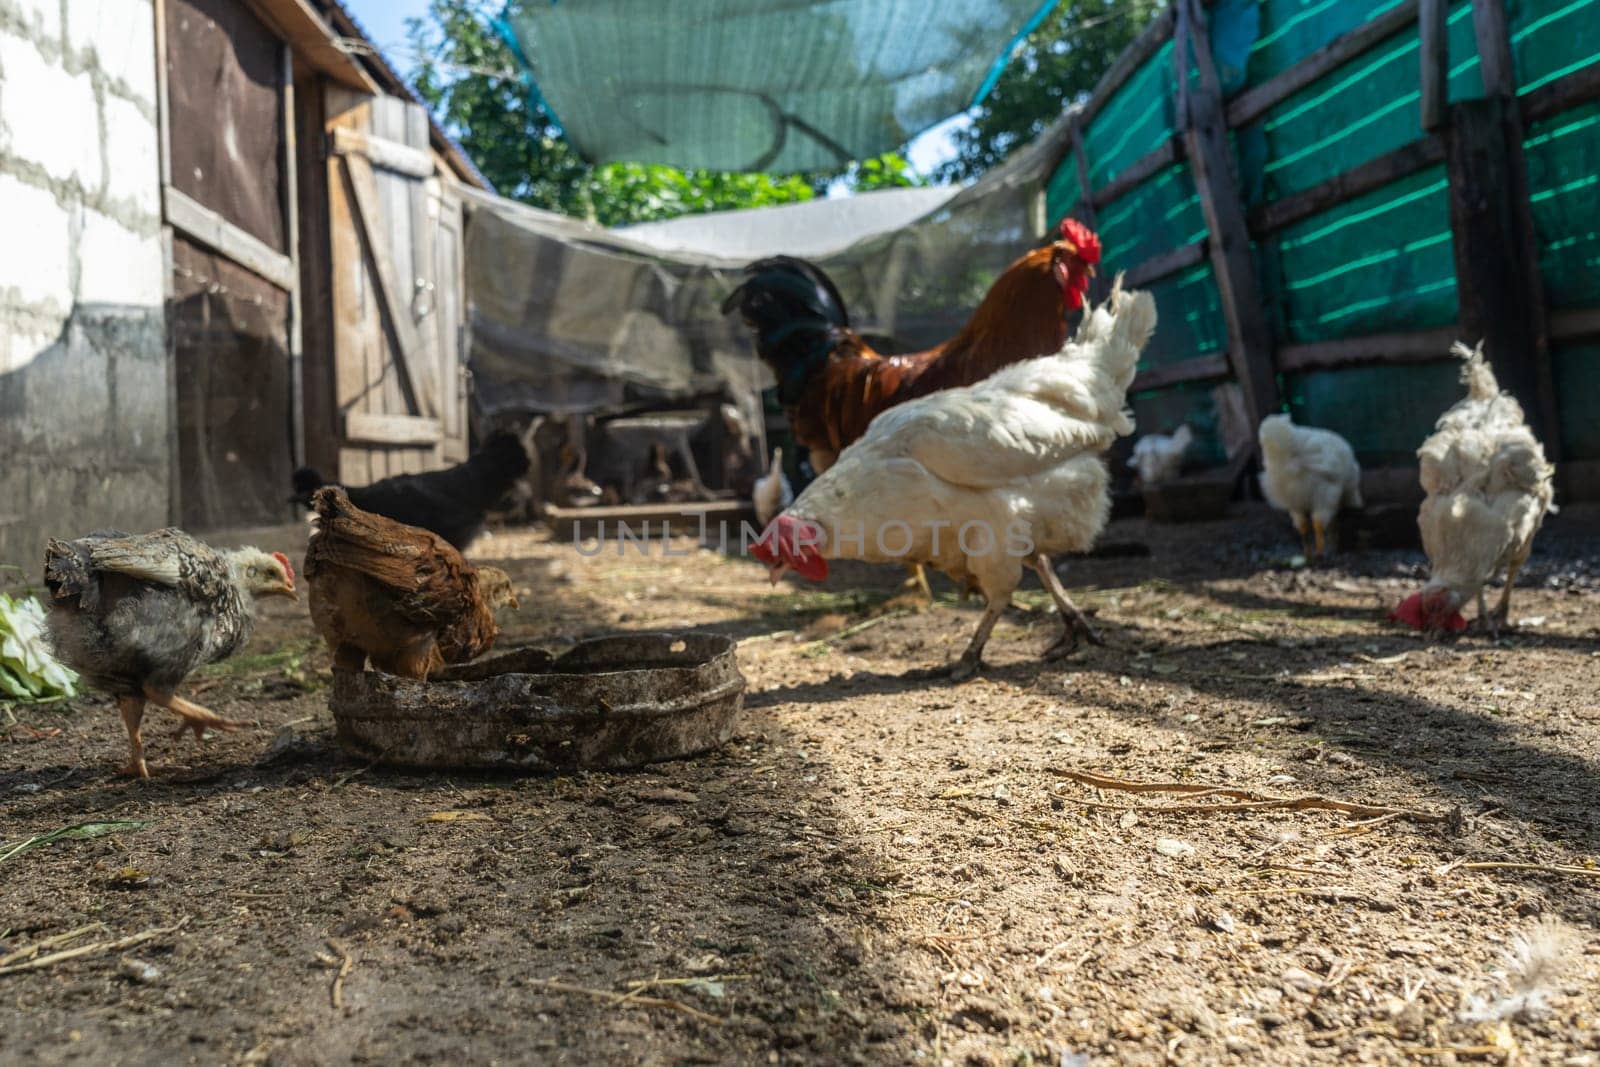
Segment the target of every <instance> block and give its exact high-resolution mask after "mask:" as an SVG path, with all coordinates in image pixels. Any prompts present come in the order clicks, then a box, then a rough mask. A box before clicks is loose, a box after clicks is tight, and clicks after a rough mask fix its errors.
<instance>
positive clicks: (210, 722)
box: [144, 689, 255, 737]
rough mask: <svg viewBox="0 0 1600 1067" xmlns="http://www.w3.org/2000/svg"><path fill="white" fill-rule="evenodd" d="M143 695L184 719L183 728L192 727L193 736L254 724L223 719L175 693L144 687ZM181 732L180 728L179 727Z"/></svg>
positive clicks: (239, 720) (240, 728)
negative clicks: (208, 730) (208, 731)
mask: <svg viewBox="0 0 1600 1067" xmlns="http://www.w3.org/2000/svg"><path fill="white" fill-rule="evenodd" d="M144 695H145V696H146V697H147V698H149V701H150V703H152V704H155V705H156V706H157V707H162V708H166V709H167V710H168V711H170V712H172V713H173V714H174V715H177V716H179V717H181V718H182V719H183V720H184V725H183V728H186V729H193V730H194V732H195V736H196V737H199V736H200V735H201V734H202V733H203V732H204V731H205V730H206V729H212V730H243V729H245V728H246V727H250V726H254V725H255V723H252V722H245V721H243V720H241V719H224V718H223V717H222V716H221V715H218V714H217V713H216V712H214V711H211V710H210V709H208V708H203V707H201V706H200V705H199V704H196V703H194V702H193V701H192V700H185V699H183V697H181V696H179V695H178V694H176V693H162V692H159V691H158V690H154V689H146V690H145V691H144ZM180 732H181V729H180Z"/></svg>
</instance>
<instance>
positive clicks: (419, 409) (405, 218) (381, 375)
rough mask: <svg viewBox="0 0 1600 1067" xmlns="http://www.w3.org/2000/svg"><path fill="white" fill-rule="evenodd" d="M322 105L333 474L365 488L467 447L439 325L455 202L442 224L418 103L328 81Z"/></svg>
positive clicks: (453, 305) (455, 234) (439, 182)
mask: <svg viewBox="0 0 1600 1067" xmlns="http://www.w3.org/2000/svg"><path fill="white" fill-rule="evenodd" d="M327 103H328V107H327V112H328V116H329V119H328V125H329V148H330V151H329V153H328V167H329V175H328V184H329V189H328V200H329V221H330V227H329V229H330V234H329V237H330V243H331V246H332V247H331V252H332V261H333V262H332V268H333V285H332V290H333V292H332V297H333V320H334V329H333V341H334V353H333V364H334V375H333V378H334V383H333V384H334V392H335V398H336V412H337V414H336V418H337V420H338V423H339V425H338V434H339V480H341V481H343V482H346V483H347V484H351V485H365V484H367V483H369V482H373V481H376V480H378V479H380V478H386V477H389V476H390V475H394V474H409V473H416V472H418V471H423V470H432V469H436V468H438V467H441V466H445V465H448V464H449V463H451V462H454V461H455V460H456V459H457V458H462V457H464V456H465V454H466V440H465V425H466V413H465V402H466V398H465V395H464V391H463V390H462V389H461V386H460V380H459V365H460V346H459V340H458V338H457V336H456V331H455V330H454V329H447V328H446V327H445V326H443V325H442V322H443V320H444V319H445V318H446V317H447V316H448V317H452V318H454V319H456V320H459V317H460V313H459V308H460V293H461V283H460V268H459V264H458V262H457V261H458V260H459V255H460V252H459V250H460V238H459V232H460V220H459V216H460V209H459V206H457V207H456V208H455V210H454V216H455V217H454V221H453V223H452V222H451V220H450V218H449V215H450V214H451V213H450V212H449V211H447V210H446V208H445V205H446V202H447V198H446V196H445V194H444V192H443V190H444V189H445V188H446V187H447V186H448V185H449V183H450V181H451V179H449V178H446V177H443V176H441V175H440V174H439V173H438V172H437V168H436V164H435V157H434V156H433V154H432V152H431V151H430V150H429V145H428V132H429V131H428V120H427V115H426V113H425V112H424V111H423V110H422V108H420V107H419V106H417V105H416V104H413V103H410V102H408V101H404V100H400V99H397V98H394V97H384V96H378V97H372V96H362V95H359V94H356V93H350V92H347V91H345V90H342V89H338V88H330V89H329V90H328V98H327ZM452 226H453V229H452ZM441 249H449V252H448V253H446V252H443V251H441ZM441 262H443V263H444V264H445V265H446V266H447V268H448V272H449V276H448V277H446V276H442V275H441Z"/></svg>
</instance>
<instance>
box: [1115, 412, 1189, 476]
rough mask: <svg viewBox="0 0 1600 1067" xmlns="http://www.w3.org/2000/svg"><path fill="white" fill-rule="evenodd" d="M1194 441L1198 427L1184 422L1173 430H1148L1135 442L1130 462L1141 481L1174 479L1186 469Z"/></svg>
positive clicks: (1129, 464)
mask: <svg viewBox="0 0 1600 1067" xmlns="http://www.w3.org/2000/svg"><path fill="white" fill-rule="evenodd" d="M1193 443H1194V431H1193V430H1191V429H1189V424H1188V423H1184V424H1183V425H1182V426H1179V427H1178V428H1177V430H1175V431H1174V432H1172V433H1170V434H1165V433H1148V434H1145V435H1144V436H1143V437H1141V438H1139V440H1138V441H1137V442H1136V443H1135V444H1134V446H1133V456H1132V457H1131V458H1129V460H1128V466H1129V467H1131V468H1132V469H1133V470H1135V471H1137V472H1138V473H1139V484H1140V485H1160V484H1161V483H1163V482H1170V481H1172V479H1174V478H1176V477H1177V476H1178V474H1179V472H1181V471H1182V470H1183V457H1184V456H1185V455H1186V454H1187V453H1188V451H1189V446H1190V445H1191V444H1193Z"/></svg>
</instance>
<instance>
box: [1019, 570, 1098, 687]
mask: <svg viewBox="0 0 1600 1067" xmlns="http://www.w3.org/2000/svg"><path fill="white" fill-rule="evenodd" d="M1033 569H1034V570H1036V571H1038V572H1039V580H1040V581H1042V582H1043V583H1044V587H1045V588H1046V589H1047V590H1049V591H1050V598H1051V599H1052V600H1054V601H1055V602H1056V609H1057V610H1058V611H1060V612H1061V624H1062V632H1061V636H1060V637H1059V638H1058V639H1057V640H1056V642H1055V644H1053V645H1051V646H1050V647H1049V648H1047V649H1045V650H1044V658H1045V659H1047V660H1051V659H1060V658H1062V657H1063V656H1069V655H1071V654H1072V653H1074V652H1076V651H1077V650H1078V640H1079V638H1082V639H1084V640H1086V641H1088V642H1089V643H1090V644H1091V645H1104V644H1105V643H1106V642H1105V638H1103V637H1101V636H1100V635H1099V634H1098V633H1096V632H1095V629H1094V627H1092V626H1090V625H1089V619H1088V617H1087V616H1086V615H1084V613H1083V611H1082V610H1081V609H1079V607H1078V605H1076V604H1074V603H1073V602H1072V598H1071V597H1069V596H1068V595H1067V590H1066V587H1064V586H1063V585H1062V584H1061V579H1060V577H1059V576H1057V574H1056V569H1055V567H1053V566H1051V564H1050V557H1049V556H1046V555H1044V554H1043V553H1042V552H1041V553H1040V554H1039V555H1037V556H1035V557H1034V558H1033Z"/></svg>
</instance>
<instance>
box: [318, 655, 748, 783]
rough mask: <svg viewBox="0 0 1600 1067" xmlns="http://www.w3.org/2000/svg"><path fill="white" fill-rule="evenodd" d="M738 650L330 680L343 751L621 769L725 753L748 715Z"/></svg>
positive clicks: (497, 661)
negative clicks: (742, 714) (417, 677)
mask: <svg viewBox="0 0 1600 1067" xmlns="http://www.w3.org/2000/svg"><path fill="white" fill-rule="evenodd" d="M736 647H737V643H736V642H735V641H734V640H733V639H732V638H731V637H724V636H722V635H720V634H674V633H640V634H619V635H617V636H614V637H599V638H594V639H592V640H588V641H580V642H578V643H577V644H576V645H573V646H572V647H571V648H569V649H567V650H566V651H564V652H560V653H552V652H548V651H546V650H544V649H539V648H523V649H517V650H515V651H511V652H505V653H502V654H501V655H498V656H493V657H491V658H489V659H486V660H480V661H479V662H477V663H468V664H465V665H463V666H460V667H452V668H449V669H447V670H444V671H441V672H439V673H438V674H436V675H434V676H433V677H432V678H431V679H429V680H428V681H426V682H417V681H411V680H409V679H405V678H396V677H393V676H392V675H387V674H378V673H376V672H373V671H365V672H362V673H359V674H358V673H354V672H349V671H335V672H334V676H333V691H332V695H331V696H330V698H329V701H328V704H329V707H330V708H331V709H332V711H333V720H334V724H335V726H336V727H337V728H338V736H339V743H340V744H342V745H343V746H344V747H345V748H346V749H347V750H348V751H350V752H352V753H354V754H356V755H358V756H362V757H365V758H367V759H373V760H377V761H379V762H381V763H390V764H396V765H399V766H406V767H434V768H446V767H501V768H506V769H512V770H527V771H548V770H568V769H573V768H580V767H584V768H595V769H606V770H617V769H623V768H628V767H639V766H642V765H644V764H646V763H655V762H657V761H659V760H667V759H677V758H679V757H682V756H692V755H695V754H697V753H700V752H707V751H710V750H711V749H714V748H717V747H719V746H721V745H722V744H723V743H724V742H726V741H727V740H728V738H729V737H730V736H731V735H732V733H733V720H734V717H735V716H737V715H738V714H739V711H740V709H741V708H742V707H743V706H744V685H745V682H744V675H742V674H740V673H739V665H738V661H737V659H736V658H735V655H734V651H735V648H736Z"/></svg>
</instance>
